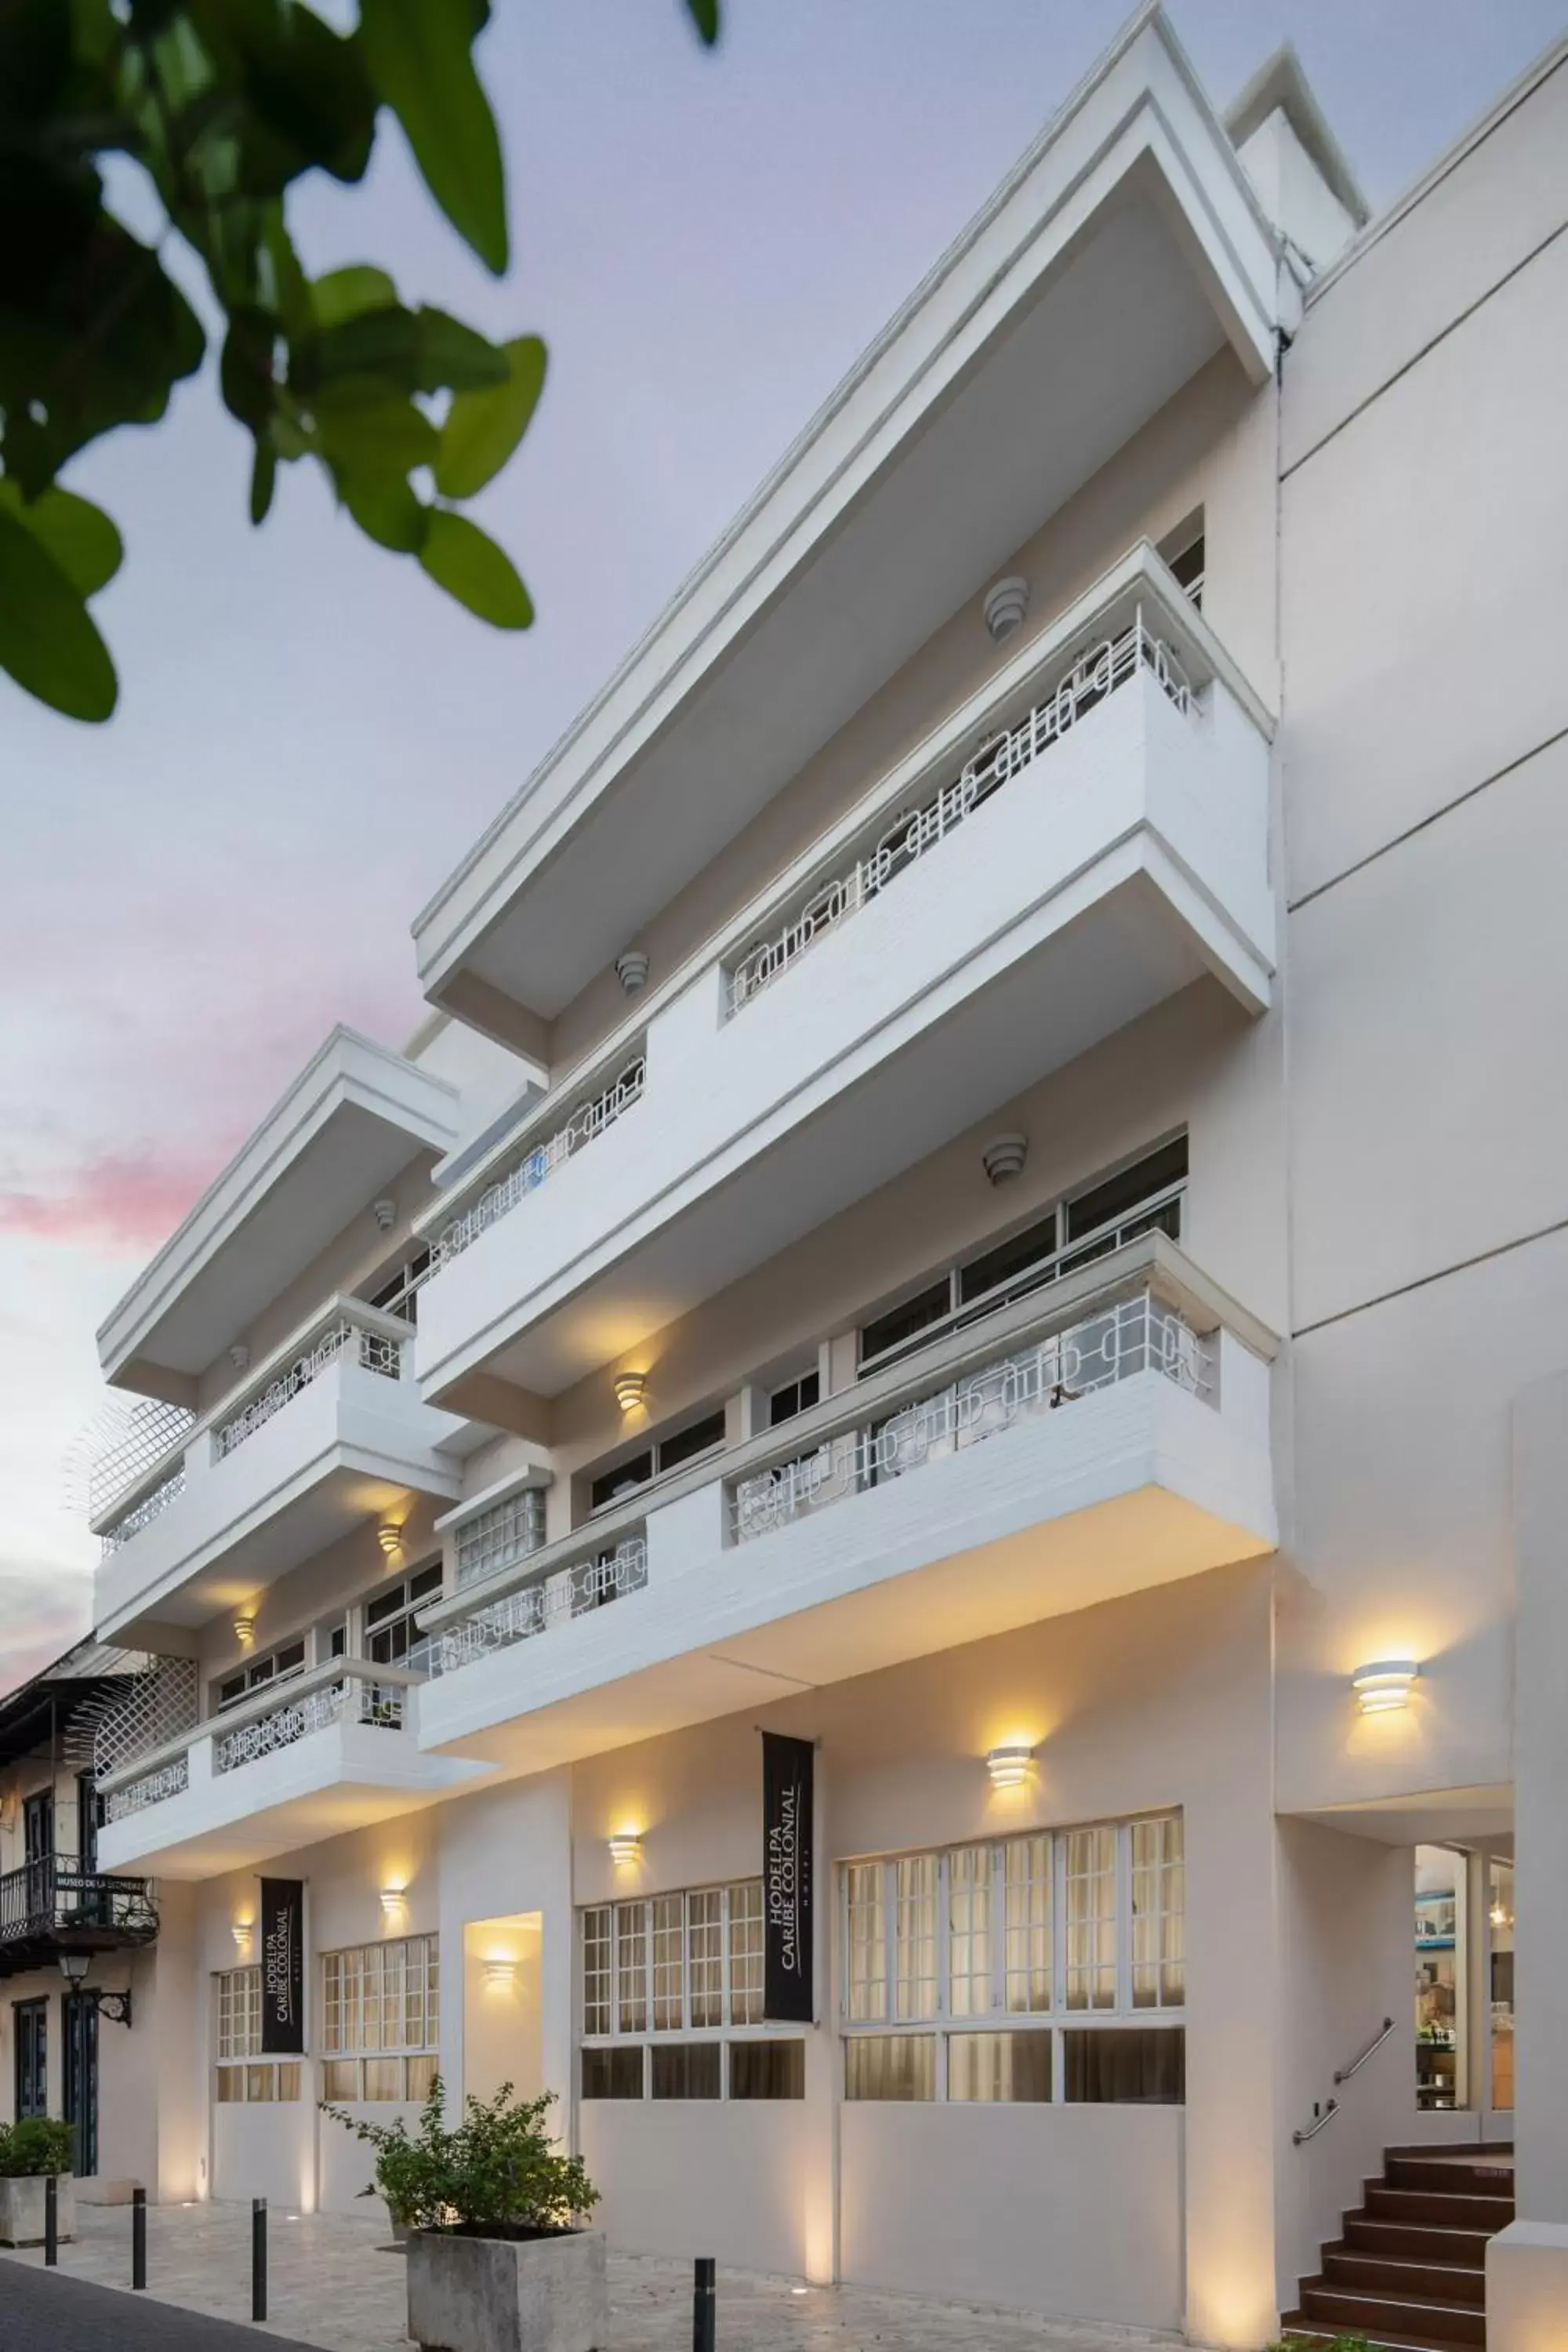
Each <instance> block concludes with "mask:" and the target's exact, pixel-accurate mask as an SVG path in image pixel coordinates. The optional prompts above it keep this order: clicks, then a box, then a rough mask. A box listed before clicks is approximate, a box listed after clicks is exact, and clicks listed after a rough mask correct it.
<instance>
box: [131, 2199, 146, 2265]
mask: <svg viewBox="0 0 1568 2352" xmlns="http://www.w3.org/2000/svg"><path fill="white" fill-rule="evenodd" d="M131 2284H132V2286H133V2287H135V2286H145V2285H146V2284H147V2191H146V2190H145V2189H132V2191H131Z"/></svg>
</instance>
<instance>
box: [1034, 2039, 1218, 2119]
mask: <svg viewBox="0 0 1568 2352" xmlns="http://www.w3.org/2000/svg"><path fill="white" fill-rule="evenodd" d="M1186 2059H1187V2037H1186V2034H1185V2033H1184V2031H1183V2029H1182V2028H1181V2027H1180V2026H1179V2025H1161V2026H1131V2027H1127V2028H1118V2027H1116V2026H1100V2028H1098V2029H1095V2028H1092V2027H1091V2028H1090V2029H1089V2030H1088V2031H1087V2032H1084V2031H1079V2032H1069V2033H1065V2034H1064V2035H1063V2036H1062V2084H1063V2091H1064V2095H1065V2096H1066V2097H1068V2099H1072V2100H1079V2101H1089V2102H1100V2103H1102V2104H1106V2103H1113V2104H1115V2105H1119V2106H1140V2107H1179V2106H1180V2105H1182V2104H1183V2102H1184V2099H1185V2097H1186V2092H1187V2084H1186Z"/></svg>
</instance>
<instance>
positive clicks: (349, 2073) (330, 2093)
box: [321, 2058, 359, 2106]
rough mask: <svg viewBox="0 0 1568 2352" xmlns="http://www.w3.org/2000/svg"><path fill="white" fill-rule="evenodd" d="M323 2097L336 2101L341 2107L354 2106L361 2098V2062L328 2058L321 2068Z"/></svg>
mask: <svg viewBox="0 0 1568 2352" xmlns="http://www.w3.org/2000/svg"><path fill="white" fill-rule="evenodd" d="M321 2096H322V2098H323V2099H335V2100H336V2101H337V2102H338V2103H339V2105H351V2106H352V2105H353V2103H354V2102H355V2101H356V2100H357V2099H358V2097H359V2060H358V2059H357V2058H328V2059H326V2060H324V2061H323V2063H322V2066H321Z"/></svg>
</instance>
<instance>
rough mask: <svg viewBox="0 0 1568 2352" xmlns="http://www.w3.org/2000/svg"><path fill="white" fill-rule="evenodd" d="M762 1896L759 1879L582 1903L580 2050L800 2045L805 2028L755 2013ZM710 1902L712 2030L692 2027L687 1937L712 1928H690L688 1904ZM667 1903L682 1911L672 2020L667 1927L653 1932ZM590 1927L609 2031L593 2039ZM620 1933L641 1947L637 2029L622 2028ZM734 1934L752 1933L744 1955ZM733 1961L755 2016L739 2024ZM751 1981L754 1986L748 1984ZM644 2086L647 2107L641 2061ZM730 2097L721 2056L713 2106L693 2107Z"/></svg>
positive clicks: (649, 2080)
mask: <svg viewBox="0 0 1568 2352" xmlns="http://www.w3.org/2000/svg"><path fill="white" fill-rule="evenodd" d="M762 1891H763V1882H762V1880H761V1879H760V1878H733V1879H722V1880H720V1881H718V1882H716V1883H714V1884H710V1885H706V1886H686V1887H663V1888H658V1889H655V1890H652V1891H650V1892H648V1893H647V1894H638V1895H612V1896H610V1897H608V1898H607V1899H606V1900H605V1902H603V1903H588V1904H584V1906H582V1907H581V1909H580V1910H579V1912H578V1915H577V1973H576V2002H577V2009H576V2022H577V2042H578V2047H579V2049H580V2050H609V2049H620V2050H625V2049H632V2048H635V2049H638V2050H653V2049H668V2048H670V2047H672V2046H673V2045H674V2044H675V2043H676V2042H714V2043H718V2044H720V2045H721V2046H722V2045H726V2044H728V2043H729V2042H741V2041H744V2042H767V2041H781V2040H782V2041H785V2042H798V2041H801V2040H803V2039H804V2037H805V2032H806V2028H805V2026H804V2025H794V2024H788V2025H786V2024H781V2023H778V2022H773V2023H769V2022H767V2021H765V2020H764V2019H763V2017H762V2014H761V2010H762V2001H763V1977H762V1971H763V1906H762ZM713 1895H718V1896H719V1897H720V1911H719V1970H720V1987H719V1991H720V2004H719V2005H720V2017H719V2021H718V2022H717V2023H714V2024H696V2023H694V2022H693V2021H692V1979H693V1975H694V1969H693V1958H694V1955H693V1948H692V1931H693V1927H694V1925H695V1926H696V1927H697V1928H698V1931H699V1933H705V1932H707V1931H708V1930H709V1929H710V1925H711V1923H710V1922H707V1921H698V1922H695V1923H694V1921H693V1919H692V1905H693V1903H694V1902H698V1901H700V1902H702V1903H706V1902H707V1901H708V1900H709V1899H710V1898H711V1897H712V1896H713ZM737 1895H745V1896H746V1898H747V1904H746V1907H745V1909H744V1910H743V1911H742V1910H740V1909H739V1908H738V1907H737V1906H736V1904H735V1897H736V1896H737ZM673 1903H678V1904H679V1906H680V1955H681V1957H680V1966H679V1978H680V1982H679V2002H678V2011H679V2013H678V2015H677V2016H676V2017H675V2018H673V2019H672V2018H671V2015H670V1998H669V1997H670V1991H671V1987H670V1980H669V1952H668V1922H666V1925H665V1927H664V1928H663V1929H662V1930H661V1929H660V1928H659V1927H657V1926H656V1917H657V1914H658V1907H659V1906H661V1905H664V1906H668V1905H669V1904H673ZM633 1910H640V1911H641V1913H642V1915H643V1917H642V1925H641V1927H640V1929H637V1928H634V1927H632V1924H631V1922H630V1921H629V1920H624V1919H623V1915H624V1914H627V1913H630V1912H632V1911H633ZM606 1914H607V1915H608V1926H609V1936H608V1940H607V1942H605V1941H604V1940H603V1939H602V1938H601V1937H600V1935H599V1933H598V1928H599V1926H600V1923H602V1922H603V1921H604V1920H605V1915H606ZM590 1927H593V1929H594V1931H595V1950H596V1951H597V1950H600V1949H602V1950H603V1951H604V1953H605V1981H606V1983H607V1994H606V2006H607V2014H608V2019H609V2024H608V2029H607V2031H605V2032H592V2033H591V2032H589V2031H588V2029H587V2016H588V2006H589V2004H588V1973H587V1960H588V1950H589V1934H590ZM623 1927H625V1928H626V1930H627V1932H628V1936H629V1937H634V1936H637V1935H639V1934H640V1937H641V1941H642V1947H643V1948H642V1954H641V1962H640V1969H639V1973H640V1975H641V1979H642V1989H641V1992H640V1994H635V1995H634V1996H633V1999H632V2001H631V2004H630V2006H631V2012H632V2015H633V2016H634V2017H637V2016H638V2015H640V2017H641V2019H642V2022H641V2023H640V2024H623V2022H622V1974H623V1970H622V1961H621V1945H622V1934H623ZM737 1927H742V1928H745V1929H747V1930H749V1931H751V1932H750V1933H749V1934H748V1935H747V1937H746V1939H745V1945H746V1948H744V1949H742V1951H741V1952H740V1953H739V1954H737V1953H736V1951H735V1949H734V1943H735V1936H734V1930H735V1929H736V1928H737ZM661 1933H663V1934H664V1936H665V1937H666V1942H665V1944H664V1947H663V1950H662V1954H661V1952H660V1950H659V1948H658V1937H659V1935H660V1934H661ZM737 1958H739V1959H740V1960H741V1961H742V1962H743V1963H744V1964H745V1966H746V1976H747V1979H748V1980H747V1982H746V1984H745V1985H744V1987H743V1988H742V1990H744V1991H745V1993H746V1995H747V1999H746V2000H745V2003H744V2006H745V2007H746V2008H748V2009H750V2008H751V2007H752V2003H753V2000H754V2004H755V2009H756V2011H757V2014H755V2015H754V2016H742V2017H737V2016H736V2014H735V2011H736V2007H737V2000H736V1994H737V1972H736V1969H735V1965H734V1964H735V1961H736V1959H737ZM661 1966H662V1968H663V1969H664V1974H663V1976H662V1977H661V1975H660V1969H661ZM597 1973H598V1972H596V1975H597ZM753 1974H754V1979H755V1981H754V1983H752V1982H751V1981H750V1979H751V1978H752V1975H753ZM595 2006H597V2003H596V2002H595ZM660 2014H662V2015H663V2016H664V2017H665V2018H666V2020H667V2022H665V2023H663V2024H657V2023H656V2022H655V2019H656V2017H658V2015H660ZM642 2085H643V2086H642V2093H641V2095H642V2097H643V2099H644V2100H645V2101H648V2102H650V2103H652V2101H653V2063H652V2061H651V2059H649V2058H647V2057H645V2058H644V2059H643V2062H642ZM730 2095H731V2093H730V2063H729V2056H728V2052H727V2049H726V2053H725V2055H724V2056H723V2057H722V2058H721V2061H720V2067H719V2100H718V2101H712V2100H709V2101H703V2102H692V2103H691V2104H700V2105H717V2104H719V2103H721V2102H725V2101H728V2099H729V2098H730ZM595 2104H596V2103H595ZM658 2104H659V2105H663V2104H664V2102H662V2101H660V2102H658ZM742 2104H744V2105H752V2104H754V2103H753V2102H752V2101H750V2100H747V2101H744V2102H743V2103H742Z"/></svg>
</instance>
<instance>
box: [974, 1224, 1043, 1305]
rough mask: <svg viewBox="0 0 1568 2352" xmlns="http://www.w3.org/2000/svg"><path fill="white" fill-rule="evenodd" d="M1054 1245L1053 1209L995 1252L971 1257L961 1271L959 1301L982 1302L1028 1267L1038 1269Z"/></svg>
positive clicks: (988, 1251) (994, 1250) (990, 1250)
mask: <svg viewBox="0 0 1568 2352" xmlns="http://www.w3.org/2000/svg"><path fill="white" fill-rule="evenodd" d="M1056 1245H1057V1213H1056V1211H1055V1210H1054V1209H1053V1210H1052V1211H1051V1213H1050V1215H1049V1216H1048V1217H1042V1218H1041V1219H1040V1221H1039V1223H1038V1224H1034V1225H1029V1226H1027V1227H1026V1230H1025V1231H1024V1232H1023V1233H1021V1234H1014V1235H1013V1237H1012V1239H1011V1240H1010V1241H1005V1242H998V1243H997V1244H996V1246H995V1248H994V1249H988V1250H987V1251H986V1252H985V1254H984V1256H982V1257H972V1258H971V1259H970V1261H969V1264H968V1265H966V1266H963V1267H961V1268H960V1269H959V1276H958V1295H959V1297H960V1299H961V1300H962V1301H963V1304H964V1305H965V1306H967V1305H968V1304H969V1302H970V1301H971V1300H972V1299H974V1298H983V1297H984V1295H985V1293H986V1292H987V1291H988V1290H995V1289H998V1288H999V1287H1000V1286H1001V1285H1002V1284H1004V1283H1010V1282H1012V1281H1014V1280H1015V1278H1016V1276H1020V1275H1023V1274H1026V1273H1027V1272H1028V1270H1029V1268H1030V1267H1031V1266H1035V1265H1038V1264H1039V1263H1040V1260H1041V1259H1042V1258H1047V1257H1049V1256H1050V1255H1051V1253H1052V1251H1053V1250H1054V1249H1055V1248H1056Z"/></svg>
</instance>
